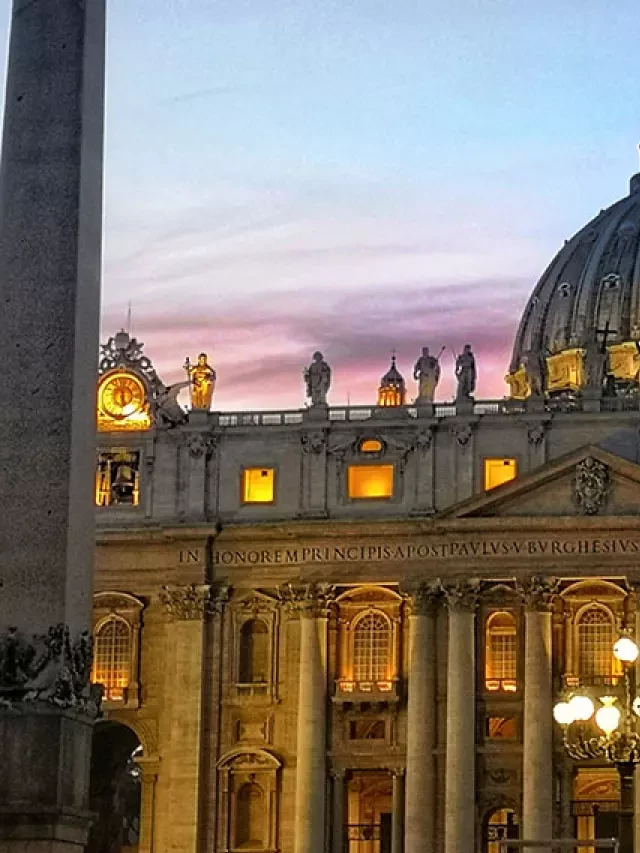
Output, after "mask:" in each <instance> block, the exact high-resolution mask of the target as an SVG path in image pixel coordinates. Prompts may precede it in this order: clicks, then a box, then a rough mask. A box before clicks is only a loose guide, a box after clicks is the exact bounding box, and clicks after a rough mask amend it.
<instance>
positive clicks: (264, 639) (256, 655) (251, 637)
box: [238, 619, 269, 684]
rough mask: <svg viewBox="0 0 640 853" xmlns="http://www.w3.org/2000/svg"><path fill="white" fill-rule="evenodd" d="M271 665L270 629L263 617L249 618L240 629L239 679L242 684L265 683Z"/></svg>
mask: <svg viewBox="0 0 640 853" xmlns="http://www.w3.org/2000/svg"><path fill="white" fill-rule="evenodd" d="M268 665H269V631H268V628H267V626H266V625H265V623H264V622H263V621H262V620H261V619H249V621H248V622H245V623H244V625H243V626H242V628H241V629H240V663H239V667H238V681H239V682H240V683H241V684H255V683H259V684H261V683H264V682H265V681H266V680H267V672H268Z"/></svg>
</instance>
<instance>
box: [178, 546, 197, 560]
mask: <svg viewBox="0 0 640 853" xmlns="http://www.w3.org/2000/svg"><path fill="white" fill-rule="evenodd" d="M180 562H181V563H199V562H200V549H199V548H193V549H187V550H185V551H180Z"/></svg>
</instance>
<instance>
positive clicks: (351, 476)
mask: <svg viewBox="0 0 640 853" xmlns="http://www.w3.org/2000/svg"><path fill="white" fill-rule="evenodd" d="M348 484H349V497H350V498H390V497H392V496H393V465H350V466H349V471H348Z"/></svg>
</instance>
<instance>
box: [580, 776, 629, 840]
mask: <svg viewBox="0 0 640 853" xmlns="http://www.w3.org/2000/svg"><path fill="white" fill-rule="evenodd" d="M619 808H620V782H619V779H618V773H617V771H616V770H615V768H614V767H581V768H580V769H579V770H578V772H577V774H576V778H575V782H574V800H573V803H572V808H571V811H572V814H573V819H574V825H575V836H576V838H577V839H578V840H586V839H588V838H614V837H617V835H618V811H619ZM583 850H585V851H586V853H596V851H595V848H593V847H584V848H583Z"/></svg>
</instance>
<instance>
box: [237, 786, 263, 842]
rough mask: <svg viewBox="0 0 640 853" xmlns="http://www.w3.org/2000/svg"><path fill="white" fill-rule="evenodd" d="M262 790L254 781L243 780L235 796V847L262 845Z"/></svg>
mask: <svg viewBox="0 0 640 853" xmlns="http://www.w3.org/2000/svg"><path fill="white" fill-rule="evenodd" d="M264 818H265V804H264V791H263V790H262V788H261V787H260V785H258V784H256V783H255V782H245V783H244V785H242V787H241V788H240V790H239V791H238V795H237V798H236V847H242V848H247V849H251V848H257V849H260V848H262V847H264V825H265V819H264Z"/></svg>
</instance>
